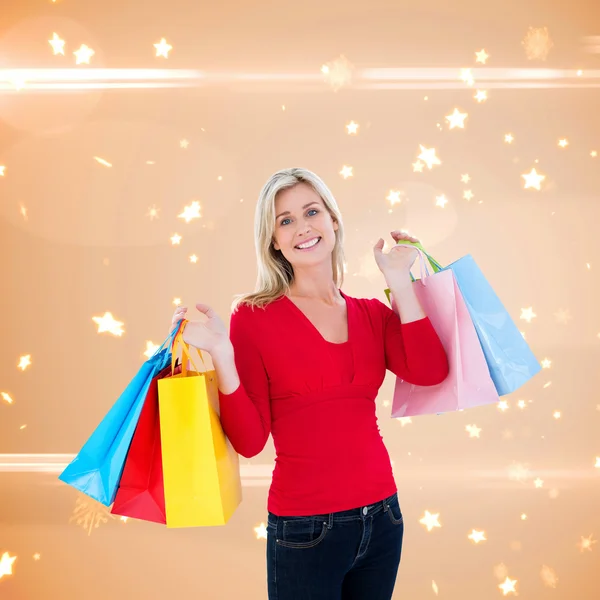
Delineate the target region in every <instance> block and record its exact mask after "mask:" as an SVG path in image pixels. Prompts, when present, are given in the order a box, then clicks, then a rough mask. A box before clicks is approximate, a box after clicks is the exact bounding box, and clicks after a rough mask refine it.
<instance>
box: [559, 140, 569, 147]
mask: <svg viewBox="0 0 600 600" xmlns="http://www.w3.org/2000/svg"><path fill="white" fill-rule="evenodd" d="M558 145H559V146H560V147H561V148H566V147H567V146H568V145H569V142H568V141H567V140H566V139H562V140H558Z"/></svg>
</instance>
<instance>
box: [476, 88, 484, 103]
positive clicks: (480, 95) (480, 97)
mask: <svg viewBox="0 0 600 600" xmlns="http://www.w3.org/2000/svg"><path fill="white" fill-rule="evenodd" d="M473 98H475V100H477V102H485V100H487V92H486V91H485V90H477V91H476V92H475V95H474V96H473Z"/></svg>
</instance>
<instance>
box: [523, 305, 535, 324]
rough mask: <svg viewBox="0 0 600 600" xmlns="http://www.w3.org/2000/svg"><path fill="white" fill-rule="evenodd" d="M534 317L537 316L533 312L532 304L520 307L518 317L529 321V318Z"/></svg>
mask: <svg viewBox="0 0 600 600" xmlns="http://www.w3.org/2000/svg"><path fill="white" fill-rule="evenodd" d="M534 317H537V315H536V314H535V313H534V312H533V307H532V306H530V307H529V308H522V309H521V316H520V317H519V318H520V319H523V320H524V321H527V322H528V323H531V319H533V318H534Z"/></svg>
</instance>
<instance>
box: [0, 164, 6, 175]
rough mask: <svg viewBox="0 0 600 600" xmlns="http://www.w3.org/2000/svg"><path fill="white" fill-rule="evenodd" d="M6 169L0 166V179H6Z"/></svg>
mask: <svg viewBox="0 0 600 600" xmlns="http://www.w3.org/2000/svg"><path fill="white" fill-rule="evenodd" d="M5 169H6V167H5V166H4V165H0V177H4V170H5Z"/></svg>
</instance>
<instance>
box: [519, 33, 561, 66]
mask: <svg viewBox="0 0 600 600" xmlns="http://www.w3.org/2000/svg"><path fill="white" fill-rule="evenodd" d="M521 43H522V44H523V46H524V48H525V54H526V55H527V59H528V60H536V59H537V60H546V58H547V57H548V53H549V52H550V49H551V48H552V47H553V46H554V43H553V42H552V40H551V39H550V34H549V32H548V28H547V27H530V28H529V29H528V30H527V33H526V34H525V37H524V38H523V41H522V42H521Z"/></svg>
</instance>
